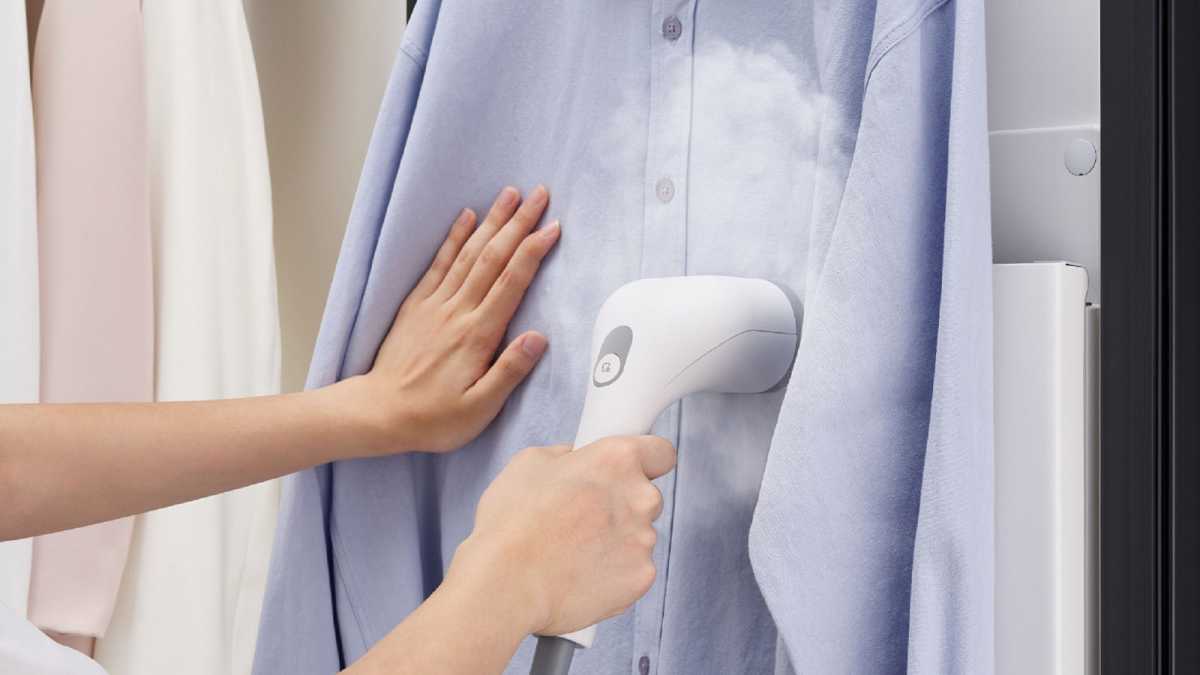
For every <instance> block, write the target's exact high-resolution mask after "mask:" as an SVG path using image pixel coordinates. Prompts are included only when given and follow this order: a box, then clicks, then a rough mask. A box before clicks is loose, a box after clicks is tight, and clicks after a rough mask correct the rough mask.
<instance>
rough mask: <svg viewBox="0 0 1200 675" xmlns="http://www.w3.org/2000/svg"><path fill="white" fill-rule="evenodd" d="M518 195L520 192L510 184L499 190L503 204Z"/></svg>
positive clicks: (515, 198)
mask: <svg viewBox="0 0 1200 675" xmlns="http://www.w3.org/2000/svg"><path fill="white" fill-rule="evenodd" d="M520 196H521V193H520V192H517V188H515V187H513V186H511V185H509V186H508V187H506V188H504V189H503V190H501V191H500V199H502V200H503V201H504V203H505V204H510V203H512V202H515V201H517V199H518V198H519V197H520Z"/></svg>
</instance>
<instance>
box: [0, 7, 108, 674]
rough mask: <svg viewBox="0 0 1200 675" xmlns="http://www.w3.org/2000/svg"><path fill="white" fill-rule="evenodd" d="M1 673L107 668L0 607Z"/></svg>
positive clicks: (81, 671)
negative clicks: (59, 642)
mask: <svg viewBox="0 0 1200 675" xmlns="http://www.w3.org/2000/svg"><path fill="white" fill-rule="evenodd" d="M3 2H12V3H17V2H20V0H3ZM0 673H13V674H14V675H15V674H16V673H20V675H104V669H103V668H101V667H100V665H99V664H97V663H96V662H95V661H93V660H91V659H89V658H88V657H86V656H84V655H83V654H80V653H79V652H77V651H75V650H74V649H71V648H70V647H64V646H62V645H60V644H58V643H57V642H55V641H54V640H51V639H50V638H49V637H47V636H46V634H45V633H43V632H42V631H40V630H38V628H37V626H34V625H33V624H32V623H29V622H28V621H26V620H25V619H23V618H21V617H20V616H18V615H16V614H15V613H13V612H11V611H9V610H8V609H6V608H4V607H0Z"/></svg>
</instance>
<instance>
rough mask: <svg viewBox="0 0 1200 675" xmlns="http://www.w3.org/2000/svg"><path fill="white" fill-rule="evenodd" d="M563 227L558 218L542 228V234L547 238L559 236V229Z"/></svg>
mask: <svg viewBox="0 0 1200 675" xmlns="http://www.w3.org/2000/svg"><path fill="white" fill-rule="evenodd" d="M560 229H562V228H561V226H560V225H559V222H558V221H557V220H552V221H550V224H549V225H547V226H545V227H543V228H542V236H543V237H546V238H550V237H555V236H558V231H559V230H560Z"/></svg>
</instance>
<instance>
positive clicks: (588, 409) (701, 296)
mask: <svg viewBox="0 0 1200 675" xmlns="http://www.w3.org/2000/svg"><path fill="white" fill-rule="evenodd" d="M797 307H798V305H797ZM799 329H800V315H799V313H798V312H797V311H796V309H794V308H793V303H792V301H791V300H790V299H789V296H788V295H787V293H785V292H784V291H783V289H781V288H780V287H778V286H776V285H775V284H772V283H771V282H768V281H763V280H761V279H743V278H738V277H718V276H695V277H671V278H665V279H642V280H640V281H634V282H632V283H629V284H626V285H624V286H622V287H620V288H618V289H617V290H616V291H615V292H613V294H612V295H611V296H609V298H608V300H606V301H605V302H604V305H603V306H602V307H601V308H600V315H599V316H598V317H597V319H596V326H595V328H594V329H593V332H592V352H591V353H592V359H591V364H590V367H591V374H590V377H589V378H588V390H587V398H586V399H585V401H584V404H583V416H582V417H581V419H580V420H579V431H578V432H577V433H576V435H575V445H574V447H576V448H579V447H582V446H584V445H587V444H588V443H591V442H592V441H595V440H597V439H599V438H603V437H605V436H616V435H638V434H645V433H647V432H649V431H650V427H651V426H652V425H653V423H654V420H655V419H656V418H657V417H658V415H659V413H661V412H662V411H663V410H664V409H665V408H666V407H667V406H669V405H670V404H671V403H673V402H675V401H676V400H678V399H681V398H683V397H684V396H687V395H688V394H694V393H698V392H723V393H732V394H755V393H761V392H764V391H768V390H770V389H773V388H775V386H776V385H779V384H782V382H783V381H784V379H785V378H786V377H787V375H788V371H789V370H790V368H791V366H792V360H793V358H794V357H795V354H796V346H797V343H798V340H799V332H800V330H799ZM595 636H596V627H595V626H590V627H588V628H584V629H583V630H580V631H577V632H575V633H571V634H569V635H563V636H559V637H539V638H538V646H537V651H536V652H535V654H534V658H533V667H532V668H531V670H530V674H531V675H566V673H567V672H568V671H569V670H570V667H571V658H572V656H573V655H574V653H575V649H576V647H590V646H591V645H592V641H593V640H594V639H595Z"/></svg>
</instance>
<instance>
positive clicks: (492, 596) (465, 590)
mask: <svg viewBox="0 0 1200 675" xmlns="http://www.w3.org/2000/svg"><path fill="white" fill-rule="evenodd" d="M530 569H532V566H531V561H528V560H525V559H524V558H523V556H522V555H521V551H520V550H518V547H515V546H506V545H504V544H503V543H502V542H500V541H497V540H495V539H493V538H487V537H481V536H480V535H479V534H476V533H473V534H471V536H469V537H467V539H466V540H465V541H463V542H462V544H460V545H459V546H458V549H457V550H456V551H455V552H454V559H453V560H452V561H451V564H450V568H449V570H447V573H446V578H445V581H444V582H443V583H442V585H441V586H440V587H439V591H440V590H442V589H445V590H446V592H447V594H448V595H456V596H457V595H464V596H469V597H471V598H472V602H473V603H474V604H475V605H476V607H475V608H476V609H477V611H479V612H481V613H482V614H483V615H485V616H488V617H491V618H493V619H494V620H496V621H497V623H498V624H499V625H500V626H502V630H504V631H505V632H507V633H509V634H510V637H512V638H515V639H516V641H517V642H519V641H520V640H521V639H523V638H524V637H525V636H527V635H529V634H531V633H535V632H537V631H538V630H539V629H540V627H541V626H544V625H545V624H546V622H547V615H548V614H549V609H548V608H547V607H546V603H545V600H544V595H545V594H544V593H542V592H541V589H540V588H538V587H537V586H536V585H535V583H534V582H535V581H536V580H535V579H533V578H532V575H531V574H530Z"/></svg>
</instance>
